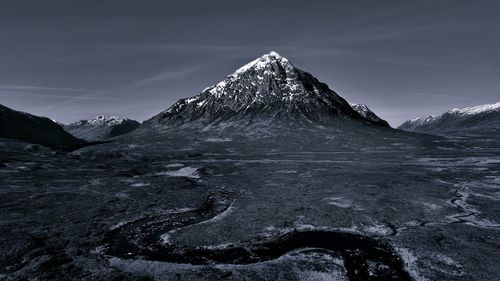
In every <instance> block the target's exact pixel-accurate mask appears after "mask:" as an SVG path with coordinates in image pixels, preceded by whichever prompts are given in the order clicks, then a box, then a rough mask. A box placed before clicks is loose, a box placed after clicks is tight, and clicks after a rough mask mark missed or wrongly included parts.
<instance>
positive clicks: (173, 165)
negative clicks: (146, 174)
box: [165, 163, 184, 168]
mask: <svg viewBox="0 0 500 281" xmlns="http://www.w3.org/2000/svg"><path fill="white" fill-rule="evenodd" d="M165 167H166V168H179V167H184V164H181V163H172V164H168V165H165Z"/></svg>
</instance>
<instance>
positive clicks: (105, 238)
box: [0, 123, 500, 280]
mask: <svg viewBox="0 0 500 281" xmlns="http://www.w3.org/2000/svg"><path fill="white" fill-rule="evenodd" d="M360 135H363V136H364V138H361V137H359V136H360ZM306 136H307V137H306ZM226 138H228V140H227V141H224V142H210V141H206V140H207V139H226ZM283 138H285V139H287V142H282V141H279V140H280V139H283ZM496 140H497V139H496V138H481V139H476V138H457V139H444V138H439V137H430V136H423V135H413V134H407V133H403V132H398V131H395V130H392V129H385V128H373V127H370V126H368V125H366V127H359V126H358V125H357V124H355V125H353V124H350V125H349V123H345V124H343V125H342V126H340V127H339V126H329V127H326V128H325V127H323V126H317V127H314V126H313V127H311V126H305V127H301V126H297V127H294V126H292V127H290V126H283V127H280V126H274V127H263V126H258V125H255V126H254V127H250V128H239V127H235V128H230V127H223V126H220V127H213V128H211V129H210V130H206V131H196V130H187V129H185V130H178V131H176V130H169V131H167V132H166V133H163V134H161V133H152V132H151V131H149V130H145V129H140V130H139V131H136V132H133V133H131V135H127V138H119V139H118V140H117V141H116V142H114V143H108V144H103V145H99V146H93V147H87V148H84V149H80V150H77V151H75V152H73V153H71V154H59V153H54V152H52V151H51V150H48V149H45V148H43V147H38V148H37V147H34V146H33V145H26V144H24V143H20V142H14V141H10V140H3V141H2V143H1V146H0V155H1V159H2V162H1V163H0V165H1V167H0V173H1V174H2V176H1V181H2V184H1V188H0V192H1V194H0V195H1V196H0V211H1V213H2V219H1V221H0V224H1V226H0V229H1V231H2V233H1V235H0V237H1V238H0V239H1V240H0V246H1V248H2V249H3V251H2V255H1V256H0V265H1V267H0V274H1V275H0V276H1V277H2V278H3V279H6V280H22V279H29V278H33V277H37V278H38V279H41V280H68V279H73V280H96V279H99V280H110V279H123V278H125V279H133V280H135V279H137V280H139V279H141V280H142V279H144V278H151V279H163V280H170V279H173V280H177V279H180V280H221V279H223V280H242V279H247V280H255V279H256V280H270V279H273V280H308V279H309V280H323V279H324V280H388V279H389V280H390V279H395V280H398V279H400V280H404V279H411V280H497V278H498V275H499V273H500V272H499V271H498V267H497V266H496V265H497V263H498V260H499V259H500V254H499V253H500V251H498V249H499V248H500V240H499V239H498V237H499V235H500V210H499V209H498V206H499V205H498V202H499V200H500V192H499V178H500V150H499V148H498V146H497V142H496ZM26 152H29V153H26ZM162 238H163V240H162ZM319 278H323V279H319Z"/></svg>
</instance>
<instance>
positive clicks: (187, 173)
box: [155, 167, 200, 179]
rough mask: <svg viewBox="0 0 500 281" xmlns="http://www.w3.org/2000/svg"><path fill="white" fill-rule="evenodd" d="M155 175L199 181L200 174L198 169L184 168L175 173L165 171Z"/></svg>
mask: <svg viewBox="0 0 500 281" xmlns="http://www.w3.org/2000/svg"><path fill="white" fill-rule="evenodd" d="M155 175H159V176H169V177H185V178H191V179H199V178H200V174H199V173H198V169H197V168H192V167H184V168H180V169H179V170H175V171H163V172H159V173H156V174H155Z"/></svg>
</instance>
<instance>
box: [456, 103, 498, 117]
mask: <svg viewBox="0 0 500 281" xmlns="http://www.w3.org/2000/svg"><path fill="white" fill-rule="evenodd" d="M497 110H500V102H497V103H493V104H483V105H478V106H472V107H464V108H454V109H452V110H450V111H448V112H449V113H454V114H464V115H473V114H479V113H483V112H488V111H497Z"/></svg>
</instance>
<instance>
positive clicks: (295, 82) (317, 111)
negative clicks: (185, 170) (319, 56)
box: [146, 52, 384, 126]
mask: <svg viewBox="0 0 500 281" xmlns="http://www.w3.org/2000/svg"><path fill="white" fill-rule="evenodd" d="M290 118H292V119H294V120H306V121H310V122H326V121H331V120H332V119H338V118H345V119H354V120H359V121H362V122H365V123H371V124H377V125H380V122H373V120H370V119H367V118H364V117H363V116H361V115H360V114H359V113H358V112H356V111H355V110H354V109H352V108H351V106H350V105H349V103H347V102H346V101H345V100H344V99H343V98H342V97H340V96H339V95H337V94H336V93H335V92H334V91H333V90H331V89H330V88H328V86H327V85H326V84H324V83H321V82H320V81H318V79H316V78H315V77H313V76H312V75H311V74H309V73H307V72H305V71H302V70H300V69H298V68H296V67H295V66H293V64H292V63H291V62H290V61H289V60H288V59H286V58H284V57H282V56H281V55H279V54H278V53H276V52H271V53H269V54H265V55H263V56H262V57H260V58H257V59H255V60H253V61H252V62H250V63H248V64H246V65H244V66H243V67H241V68H239V69H238V70H236V71H235V72H234V73H233V74H230V75H229V76H227V77H226V79H224V80H223V81H221V82H220V83H218V84H216V85H213V86H211V87H208V88H206V89H205V90H203V91H202V92H201V93H199V94H198V95H196V96H194V97H190V98H185V99H181V100H179V101H178V102H176V103H175V104H173V105H172V106H171V107H170V108H168V109H167V110H165V111H163V112H161V113H160V114H158V115H156V116H154V117H153V118H151V119H150V120H148V121H146V124H151V123H153V124H166V125H179V124H184V123H190V122H202V123H213V122H220V121H231V120H236V119H239V120H247V121H249V122H255V121H258V120H264V119H266V120H269V119H277V120H289V119H290ZM383 126H384V125H383Z"/></svg>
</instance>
